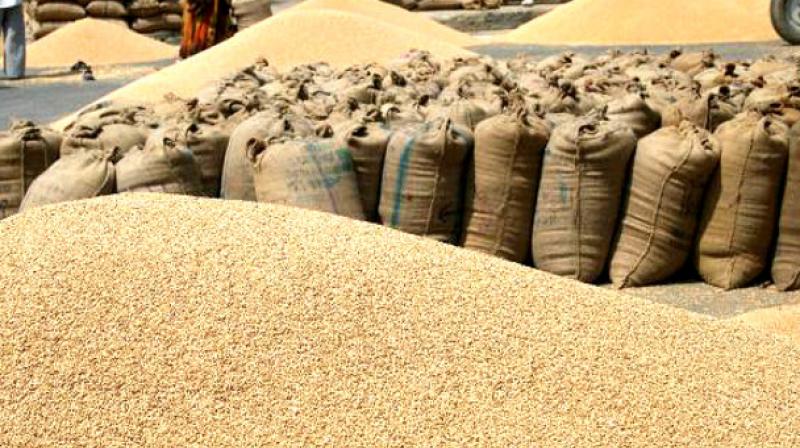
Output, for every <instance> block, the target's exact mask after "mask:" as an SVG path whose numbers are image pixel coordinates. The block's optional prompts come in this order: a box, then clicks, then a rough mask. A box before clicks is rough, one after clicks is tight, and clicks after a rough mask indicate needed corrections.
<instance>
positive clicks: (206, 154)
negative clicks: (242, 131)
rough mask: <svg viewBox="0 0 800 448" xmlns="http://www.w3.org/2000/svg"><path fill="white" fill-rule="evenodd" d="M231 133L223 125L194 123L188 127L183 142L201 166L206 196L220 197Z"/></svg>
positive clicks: (201, 177) (201, 178)
mask: <svg viewBox="0 0 800 448" xmlns="http://www.w3.org/2000/svg"><path fill="white" fill-rule="evenodd" d="M229 138H230V133H229V132H228V130H227V129H226V128H225V127H222V126H208V125H202V124H198V123H192V124H190V125H189V126H188V127H186V131H185V132H184V134H183V139H182V143H183V144H185V145H186V147H187V148H189V149H190V150H191V151H192V153H193V154H194V157H195V159H197V164H198V165H199V166H200V180H201V182H202V183H203V191H204V193H205V196H209V197H212V198H216V197H219V191H220V182H221V178H222V166H223V164H224V163H225V150H226V149H227V147H228V139H229Z"/></svg>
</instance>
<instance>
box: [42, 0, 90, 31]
mask: <svg viewBox="0 0 800 448" xmlns="http://www.w3.org/2000/svg"><path fill="white" fill-rule="evenodd" d="M88 3H89V2H87V1H86V0H38V1H37V3H36V5H35V7H34V9H33V19H34V20H35V24H34V27H33V29H34V31H33V37H34V38H36V39H39V38H41V37H44V36H46V35H48V34H50V33H52V32H53V31H55V30H57V29H59V28H61V27H62V26H65V25H69V24H70V23H72V22H74V21H76V20H80V19H82V18H84V17H86V10H85V9H84V7H85V6H87V5H88Z"/></svg>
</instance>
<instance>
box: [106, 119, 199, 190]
mask: <svg viewBox="0 0 800 448" xmlns="http://www.w3.org/2000/svg"><path fill="white" fill-rule="evenodd" d="M181 139H182V135H181V130H180V128H178V127H169V128H163V129H159V130H157V131H155V132H153V133H152V134H151V135H150V138H148V139H147V143H146V144H145V145H144V147H143V148H141V147H136V148H134V149H133V150H131V151H130V152H128V154H127V155H125V157H123V158H122V160H120V161H119V163H117V166H116V168H117V191H119V192H120V193H124V192H148V191H149V192H159V193H173V194H185V195H190V196H202V195H203V184H202V181H201V174H200V166H199V165H198V164H197V159H195V157H194V154H192V151H191V150H189V148H187V147H186V146H184V145H181V144H180V141H181Z"/></svg>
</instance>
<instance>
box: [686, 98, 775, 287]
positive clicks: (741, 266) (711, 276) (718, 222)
mask: <svg viewBox="0 0 800 448" xmlns="http://www.w3.org/2000/svg"><path fill="white" fill-rule="evenodd" d="M788 131H789V130H788V128H787V126H786V125H785V124H784V123H783V122H781V121H780V120H775V119H773V118H770V117H763V116H762V115H761V114H758V113H756V112H746V113H743V114H740V115H738V116H737V117H736V118H734V119H733V120H731V121H729V122H727V123H724V124H723V125H722V126H720V128H719V129H718V130H717V132H716V133H715V134H714V135H715V136H716V138H717V140H718V141H719V143H720V147H721V150H722V159H721V161H720V169H719V170H717V172H716V174H715V175H714V178H713V180H712V181H711V183H710V186H709V191H708V193H707V196H706V199H705V205H704V208H703V214H702V219H701V221H700V229H699V232H698V235H699V240H698V244H697V249H696V252H695V265H696V267H697V270H698V272H699V273H700V275H701V276H702V277H703V279H704V280H705V281H706V282H707V283H709V284H711V285H714V286H718V287H720V288H725V289H733V288H738V287H742V286H745V285H747V284H749V283H750V282H752V281H753V280H755V279H756V278H757V277H758V276H759V275H760V274H761V273H762V272H763V271H764V269H766V268H767V257H768V253H769V249H770V245H771V243H772V237H773V235H774V230H775V224H776V220H777V218H778V200H779V196H780V188H781V185H782V182H783V177H784V172H785V169H786V160H787V157H788V145H789V142H788Z"/></svg>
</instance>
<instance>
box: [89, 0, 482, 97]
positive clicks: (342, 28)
mask: <svg viewBox="0 0 800 448" xmlns="http://www.w3.org/2000/svg"><path fill="white" fill-rule="evenodd" d="M406 13H407V12H406ZM275 36H281V38H280V39H276V38H275ZM286 42H292V43H293V44H292V45H286ZM411 49H419V50H428V51H430V52H432V53H434V54H436V55H438V56H441V57H451V56H456V55H470V54H471V53H470V52H469V51H467V50H463V49H461V48H459V47H456V46H454V45H451V44H447V43H444V42H437V41H435V39H433V38H431V36H429V35H426V34H422V33H417V32H415V31H410V30H407V29H404V28H400V27H397V26H394V25H391V24H389V23H386V22H380V21H376V20H374V19H370V18H367V17H364V16H362V15H357V14H349V13H344V12H339V11H333V10H327V9H326V10H319V11H316V10H313V11H307V10H299V11H295V12H293V11H287V12H284V13H282V14H279V15H276V16H274V17H271V18H270V19H267V20H265V21H263V22H260V23H258V24H256V25H254V26H252V27H250V28H248V29H246V30H244V31H243V32H241V33H239V34H237V35H236V36H234V37H233V38H231V39H229V40H227V41H225V42H223V43H221V44H219V45H217V46H215V47H213V48H211V49H209V50H207V51H204V52H202V53H200V54H197V55H195V56H193V57H191V58H189V59H188V60H185V61H182V62H180V63H178V64H175V65H173V66H170V67H168V68H166V69H164V70H161V71H159V72H158V73H155V74H153V75H151V76H147V77H145V78H142V79H139V80H138V81H135V82H133V83H131V84H129V85H128V86H125V87H123V88H121V89H119V90H117V91H115V92H113V93H112V94H110V95H109V96H107V97H106V98H105V99H128V100H133V101H147V100H151V101H155V100H160V99H161V98H163V96H164V95H165V94H166V93H174V94H176V95H179V96H190V95H195V94H196V93H197V91H198V90H199V89H200V88H201V87H203V86H205V85H206V84H208V83H209V82H211V81H215V80H218V79H219V78H221V77H223V76H226V75H230V74H232V73H234V72H236V71H237V70H240V69H242V68H244V67H246V66H248V65H250V64H252V63H253V61H254V60H256V59H259V58H267V59H269V61H270V63H271V64H272V65H274V66H277V67H281V68H290V67H293V66H295V65H298V64H305V63H311V62H318V61H322V60H324V61H326V62H328V63H330V64H332V65H335V66H345V65H350V64H359V63H369V62H386V61H388V60H391V59H394V58H396V57H398V56H400V55H402V54H403V53H405V52H407V51H409V50H411Z"/></svg>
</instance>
